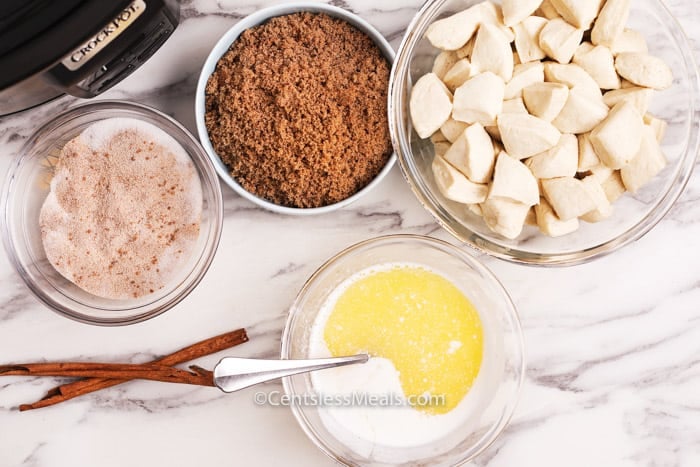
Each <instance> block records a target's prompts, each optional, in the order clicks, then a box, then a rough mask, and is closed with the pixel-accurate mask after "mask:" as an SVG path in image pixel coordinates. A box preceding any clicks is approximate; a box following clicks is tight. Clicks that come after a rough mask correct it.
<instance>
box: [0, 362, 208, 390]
mask: <svg viewBox="0 0 700 467" xmlns="http://www.w3.org/2000/svg"><path fill="white" fill-rule="evenodd" d="M0 376H68V377H77V378H109V379H122V380H129V379H145V380H149V381H161V382H164V383H179V384H194V385H197V386H213V385H214V380H213V379H212V375H211V372H208V373H204V374H201V373H199V372H198V371H187V370H181V369H179V368H173V367H171V366H164V365H154V364H140V365H139V364H133V363H90V362H61V363H25V364H19V365H0Z"/></svg>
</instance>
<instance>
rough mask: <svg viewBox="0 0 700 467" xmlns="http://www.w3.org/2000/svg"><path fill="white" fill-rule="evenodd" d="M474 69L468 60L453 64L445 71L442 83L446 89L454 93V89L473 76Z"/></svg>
mask: <svg viewBox="0 0 700 467" xmlns="http://www.w3.org/2000/svg"><path fill="white" fill-rule="evenodd" d="M474 71H475V70H474V67H472V64H471V63H470V62H469V60H468V59H466V58H463V59H461V60H459V61H458V62H457V63H455V64H454V65H453V66H452V68H450V69H449V70H447V73H445V77H444V78H443V81H444V82H445V85H446V86H447V89H449V90H450V91H452V92H454V90H455V89H457V88H458V87H460V86H461V85H463V84H464V83H466V82H467V80H468V79H469V78H471V77H473V76H474V75H475V73H474Z"/></svg>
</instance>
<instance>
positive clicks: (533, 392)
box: [0, 0, 700, 467]
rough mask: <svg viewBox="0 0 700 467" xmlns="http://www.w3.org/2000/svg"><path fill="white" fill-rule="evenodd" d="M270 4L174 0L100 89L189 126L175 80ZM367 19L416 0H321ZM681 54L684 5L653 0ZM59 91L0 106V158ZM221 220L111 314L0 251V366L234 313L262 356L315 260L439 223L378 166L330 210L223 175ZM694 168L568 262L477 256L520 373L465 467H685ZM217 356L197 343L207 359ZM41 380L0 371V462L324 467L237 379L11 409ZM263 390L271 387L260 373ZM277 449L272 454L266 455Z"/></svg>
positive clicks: (689, 16) (688, 4) (690, 5)
mask: <svg viewBox="0 0 700 467" xmlns="http://www.w3.org/2000/svg"><path fill="white" fill-rule="evenodd" d="M272 3H277V2H276V1H274V0H248V1H237V0H217V1H215V0H185V1H184V2H183V11H182V16H183V17H182V23H181V25H180V26H179V28H178V29H177V30H176V32H175V34H174V36H173V37H172V39H171V40H169V41H168V42H167V43H166V44H165V46H164V47H163V48H162V49H161V50H160V51H159V52H158V53H157V54H156V55H155V56H154V57H153V58H152V59H151V60H150V61H149V62H148V63H147V64H146V65H145V66H143V67H142V68H140V69H139V70H138V71H137V72H136V73H134V74H133V75H132V76H131V77H129V78H128V79H127V80H125V81H124V82H123V83H121V84H120V85H119V86H117V88H116V89H113V90H111V91H110V92H108V93H107V94H105V95H104V96H102V97H104V98H116V99H129V100H137V101H139V102H143V103H145V104H149V105H153V106H155V107H157V108H159V109H161V110H163V111H164V112H166V113H168V114H171V115H173V116H174V117H175V118H177V119H178V120H180V121H181V122H183V123H184V124H185V125H186V126H187V127H189V128H190V129H191V130H193V132H194V128H195V124H194V89H195V85H196V81H197V77H198V72H199V69H200V67H201V66H202V64H203V62H204V59H205V57H206V55H207V53H208V51H209V50H210V48H211V47H212V45H213V44H214V42H215V41H216V40H217V39H218V38H219V37H220V36H221V34H223V32H224V31H226V30H227V29H228V28H229V27H231V26H232V25H233V24H234V23H236V21H238V20H239V19H240V18H241V17H242V16H244V15H246V14H249V13H251V12H253V11H255V10H256V9H258V8H260V7H262V6H267V5H270V4H272ZM332 3H333V4H336V5H339V6H342V7H345V8H349V9H351V10H353V11H355V12H357V13H359V14H360V15H362V16H363V17H364V18H366V19H367V20H368V21H370V22H371V23H372V24H374V25H375V26H377V27H378V28H379V29H380V30H381V31H382V32H383V33H384V34H385V35H386V36H387V37H388V39H389V40H390V41H391V42H392V44H393V45H394V46H397V45H398V42H399V41H400V39H401V36H402V35H403V31H404V28H405V26H406V24H408V22H409V21H410V20H411V18H412V17H413V15H414V13H415V11H416V10H417V8H418V7H419V6H420V4H421V3H422V0H387V1H383V2H377V1H368V0H347V1H345V0H334V1H333V2H332ZM667 3H668V6H669V8H670V9H671V11H672V12H673V13H674V14H675V15H676V16H677V17H678V18H679V20H680V22H681V23H682V24H683V25H684V27H685V28H686V31H687V32H688V33H689V35H690V39H691V42H692V44H693V48H694V51H695V53H696V57H698V55H699V54H700V28H698V24H700V9H698V8H697V7H696V4H695V1H693V0H668V2H667ZM72 103H73V99H70V98H64V99H61V100H59V101H56V102H54V103H51V104H49V105H46V106H44V107H41V108H39V109H35V110H32V111H29V112H25V113H23V114H20V115H18V116H14V117H10V118H5V119H0V147H1V148H2V156H1V157H0V172H2V173H5V172H6V169H7V167H8V165H9V163H10V161H11V159H12V157H13V156H14V154H15V153H16V152H17V151H18V149H19V147H20V146H21V145H22V143H23V142H24V140H25V139H26V138H27V137H28V136H29V135H30V134H31V132H32V131H33V130H34V129H35V128H36V126H37V124H38V123H39V122H41V121H43V120H45V119H47V118H48V116H50V115H52V114H55V113H56V112H57V111H60V110H61V109H63V108H65V107H66V106H68V105H70V104H72ZM223 191H224V200H225V223H224V231H223V237H222V241H221V245H220V247H219V251H218V253H217V256H216V258H215V260H214V263H213V265H212V267H211V269H210V271H209V273H208V274H207V276H206V277H205V279H204V281H203V282H202V283H201V285H200V286H199V287H198V288H197V289H196V290H195V291H194V292H193V293H192V294H191V295H190V296H189V297H188V298H187V299H185V300H184V301H183V302H182V303H181V304H180V305H179V306H177V307H176V308H175V309H173V310H171V311H169V312H168V313H166V314H164V315H162V316H160V317H158V318H155V319H153V320H151V321H148V322H145V323H142V324H138V325H133V326H128V327H121V328H100V327H93V326H88V325H84V324H79V323H76V322H73V321H70V320H68V319H65V318H63V317H61V316H59V315H56V314H54V313H52V312H51V311H49V310H48V309H46V308H45V307H44V306H43V305H42V304H40V303H39V302H38V301H37V300H35V299H34V298H33V297H32V296H31V295H30V293H29V290H28V289H27V288H26V287H25V285H24V283H23V282H22V281H21V280H20V278H19V276H18V275H17V274H16V273H15V272H14V270H13V269H12V267H11V266H10V264H9V262H8V260H7V258H6V256H5V255H3V254H0V283H1V284H2V286H1V287H0V363H9V362H18V361H34V360H42V359H48V360H58V359H63V360H79V359H92V360H99V361H131V362H141V361H145V360H147V359H149V358H150V357H152V356H155V355H161V354H164V353H168V352H170V351H172V350H175V349H177V348H180V347H182V346H184V345H186V344H189V343H191V342H194V341H197V340H200V339H203V338H205V337H209V336H212V335H216V334H219V333H221V332H224V331H227V330H232V329H235V328H238V327H243V326H245V327H246V328H248V330H249V333H250V336H251V340H250V342H249V343H247V344H245V345H242V346H240V347H238V348H236V349H234V351H233V352H230V353H231V354H235V355H237V356H256V357H275V356H276V355H278V352H279V342H280V336H281V332H282V328H283V326H284V322H285V318H286V314H287V307H288V306H289V304H290V303H291V301H292V300H293V298H294V297H295V295H296V293H297V291H298V290H299V288H300V287H301V285H302V284H303V283H304V281H305V280H306V279H307V278H308V277H309V275H310V274H311V273H313V271H314V270H315V269H316V268H317V267H318V266H319V265H321V264H322V263H323V262H324V261H325V260H326V259H327V258H328V257H329V256H331V255H333V254H334V253H336V252H338V251H340V250H341V249H343V248H345V247H347V246H349V245H351V244H353V243H355V242H357V241H360V240H364V239H368V238H371V237H375V236H378V235H384V234H392V233H399V232H401V233H417V234H427V235H433V236H436V237H439V238H443V239H448V235H447V234H446V233H445V232H443V231H442V230H441V229H440V228H439V227H438V226H437V225H436V224H435V223H434V222H433V220H432V218H431V217H430V216H429V215H428V214H427V213H426V212H425V211H424V210H423V209H422V207H421V206H420V205H419V203H418V201H416V199H415V198H414V196H413V195H412V193H411V192H410V190H409V188H408V187H407V185H406V183H405V182H404V181H403V179H402V177H401V175H400V173H399V170H398V168H394V169H393V171H392V172H391V174H390V175H389V177H388V178H387V179H386V181H385V182H384V183H382V184H381V185H380V187H378V188H377V189H376V190H374V191H373V192H372V193H371V194H370V196H368V197H366V198H364V199H363V200H361V201H360V202H358V203H356V204H354V205H352V206H350V207H349V208H346V209H344V210H342V211H340V212H336V213H334V214H331V215H325V216H322V217H314V218H295V217H284V216H280V215H275V214H272V213H268V212H265V211H262V210H260V209H257V208H255V207H254V206H253V205H251V204H250V203H249V202H247V201H245V200H243V199H241V198H239V197H238V196H236V195H234V193H233V192H232V191H231V190H230V189H228V188H226V187H224V190H223ZM698 238H700V177H698V176H697V175H696V176H695V177H694V178H693V179H692V180H691V183H690V186H689V187H688V189H687V190H686V192H685V194H684V195H683V197H682V198H681V200H680V201H679V202H678V204H677V205H676V207H675V208H674V209H673V210H672V211H671V213H670V214H669V215H668V216H667V217H666V219H665V220H663V221H662V222H661V224H660V225H659V226H657V227H656V228H655V229H654V230H653V231H652V232H651V233H649V234H648V235H647V236H646V237H644V238H643V239H641V240H640V241H638V242H636V243H635V244H633V245H630V246H629V247H627V248H625V249H624V250H622V251H620V252H618V253H616V254H614V255H612V256H609V257H606V258H603V259H601V260H598V261H595V262H593V263H591V264H586V265H583V266H578V267H575V268H568V269H533V268H528V267H523V266H517V265H512V264H509V263H506V262H503V261H499V260H494V259H490V258H487V257H482V259H483V261H484V262H485V263H486V265H487V266H488V267H490V268H491V269H492V270H493V271H494V272H495V273H496V274H497V275H498V276H499V277H500V279H501V280H502V281H503V283H504V284H505V286H506V287H507V289H508V290H509V292H510V294H511V295H512V297H513V299H514V301H515V303H516V304H517V306H518V308H519V311H520V315H521V318H522V323H523V327H524V332H525V339H526V347H527V362H528V369H527V375H526V379H525V385H524V390H523V393H522V398H521V401H520V403H519V405H518V407H517V410H516V413H515V415H514V417H513V420H512V423H511V425H510V426H509V427H508V428H507V429H506V430H505V432H504V433H503V435H502V436H501V437H500V438H499V439H498V441H497V442H496V443H495V444H494V445H493V446H491V447H490V448H489V449H488V450H487V451H486V452H485V453H483V454H482V455H481V456H480V457H479V458H477V459H476V461H475V462H474V465H478V466H486V465H488V466H489V467H513V466H518V467H522V466H538V467H559V466H567V467H574V466H581V467H591V466H616V467H623V466H657V467H675V466H697V465H700V357H699V356H700V282H698V277H700V248H698V247H697V246H696V245H697V242H698V240H697V239H698ZM219 357H221V355H217V356H212V357H210V358H205V359H202V360H201V361H200V362H199V363H200V364H202V365H204V366H212V365H213V364H214V363H215V362H216V361H217V360H218V358H219ZM54 385H55V381H53V380H51V379H49V380H48V381H47V380H46V379H26V378H24V379H23V378H15V377H11V378H8V377H6V378H3V379H2V380H0V466H1V467H12V466H20V465H21V466H27V467H30V466H32V467H35V466H52V467H53V466H70V467H80V466H100V467H111V466H125V465H129V466H135V467H140V466H151V465H154V466H164V465H168V466H195V465H197V466H224V465H251V466H272V465H286V466H309V465H319V466H321V465H332V464H333V463H332V462H331V461H330V460H329V459H328V458H326V457H325V456H324V455H323V454H322V453H321V452H320V451H318V450H317V449H316V448H315V447H314V446H313V444H312V443H311V441H309V440H308V439H307V438H306V436H305V435H304V433H303V432H302V430H301V429H300V428H299V427H298V426H297V424H296V421H295V420H294V418H293V416H292V414H291V412H290V411H289V410H288V409H286V408H275V407H269V406H266V407H259V406H257V405H256V404H255V403H254V400H253V394H254V391H255V390H246V391H242V392H239V393H236V394H232V395H224V394H223V393H221V392H219V391H217V390H215V389H209V388H191V387H180V386H176V385H167V384H158V383H148V382H137V383H131V384H127V385H123V386H119V387H117V388H113V389H110V390H108V391H102V392H99V393H96V394H93V395H89V396H87V397H83V398H80V399H76V400H74V401H71V402H69V403H66V404H62V405H59V406H56V407H51V408H48V409H42V410H36V411H31V412H24V413H19V412H18V411H17V406H18V405H19V404H20V403H24V402H29V401H33V400H35V399H38V398H40V397H41V396H43V394H44V392H45V391H46V390H47V389H49V388H50V387H52V386H54ZM264 389H265V390H266V391H273V390H280V389H281V385H280V384H278V383H274V384H269V385H267V386H265V387H264ZM281 459H283V460H281Z"/></svg>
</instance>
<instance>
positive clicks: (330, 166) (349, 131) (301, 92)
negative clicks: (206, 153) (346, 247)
mask: <svg viewBox="0 0 700 467" xmlns="http://www.w3.org/2000/svg"><path fill="white" fill-rule="evenodd" d="M388 82H389V64H388V63H387V61H386V59H385V58H384V56H383V55H382V53H381V51H380V50H379V48H378V47H377V46H376V44H375V43H374V42H373V41H372V39H371V38H370V37H368V36H367V35H366V34H364V33H363V32H361V31H359V30H358V29H356V28H355V27H353V26H352V25H350V24H348V23H347V22H345V21H343V20H340V19H337V18H332V17H330V16H328V15H325V14H314V13H308V12H306V13H295V14H291V15H287V16H280V17H277V18H273V19H271V20H270V21H268V22H267V23H265V24H263V25H260V26H257V27H254V28H251V29H249V30H247V31H245V32H244V33H243V34H241V36H240V37H239V38H238V39H237V40H236V41H235V42H234V43H233V45H232V46H231V48H230V49H229V51H228V52H226V54H224V56H223V57H221V59H220V60H219V62H218V64H217V66H216V70H215V71H214V73H213V74H212V75H211V77H210V78H209V82H208V83H207V88H206V117H205V120H206V125H207V130H208V132H209V137H210V139H211V142H212V144H213V146H214V149H215V150H216V152H217V154H218V155H219V156H220V157H221V159H222V160H223V162H224V163H225V164H226V165H227V166H228V168H229V169H230V171H231V175H232V176H233V178H234V179H236V181H238V183H240V184H241V185H242V186H243V188H245V189H246V190H247V191H249V192H251V193H253V194H255V195H257V196H259V197H261V198H265V199H267V200H269V201H272V202H273V203H275V204H279V205H283V206H290V207H296V208H315V207H320V206H326V205H329V204H333V203H336V202H338V201H341V200H343V199H346V198H348V197H350V196H352V195H353V194H355V193H356V192H358V191H359V190H361V189H362V188H364V187H365V186H366V185H367V184H368V183H369V182H370V181H372V179H373V178H374V177H376V176H377V174H378V173H379V172H380V171H381V169H382V168H383V167H384V165H385V164H386V163H387V161H388V159H389V157H390V155H391V152H392V149H391V140H390V137H389V128H388V122H387V89H388Z"/></svg>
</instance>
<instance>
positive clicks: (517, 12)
mask: <svg viewBox="0 0 700 467" xmlns="http://www.w3.org/2000/svg"><path fill="white" fill-rule="evenodd" d="M541 4H542V0H503V6H502V9H503V22H504V23H505V25H506V26H515V25H516V24H518V23H520V22H521V21H523V20H524V19H525V18H527V17H528V16H530V15H531V14H533V13H534V12H535V11H536V10H537V9H538V8H539V7H540V5H541Z"/></svg>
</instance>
